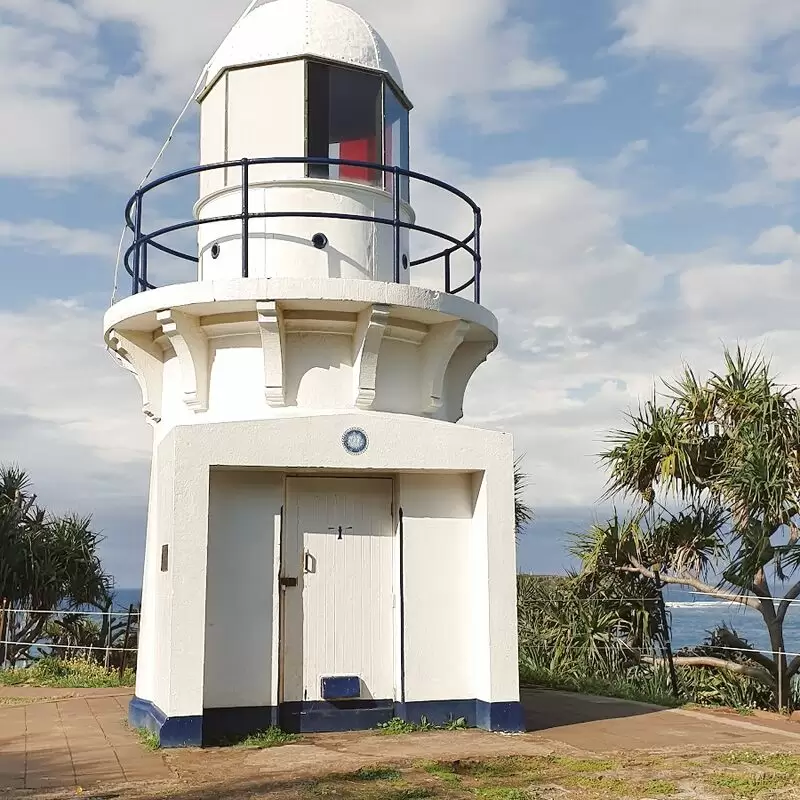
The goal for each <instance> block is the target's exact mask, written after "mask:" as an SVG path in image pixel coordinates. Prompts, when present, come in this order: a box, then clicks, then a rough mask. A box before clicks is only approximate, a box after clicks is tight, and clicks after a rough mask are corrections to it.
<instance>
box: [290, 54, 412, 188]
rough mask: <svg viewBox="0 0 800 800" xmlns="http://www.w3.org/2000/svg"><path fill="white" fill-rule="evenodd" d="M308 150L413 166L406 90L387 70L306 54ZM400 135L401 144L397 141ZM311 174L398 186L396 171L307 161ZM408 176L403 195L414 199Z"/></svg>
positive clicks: (319, 155) (403, 180)
mask: <svg viewBox="0 0 800 800" xmlns="http://www.w3.org/2000/svg"><path fill="white" fill-rule="evenodd" d="M305 73H306V119H305V128H306V130H305V137H306V156H307V157H308V158H326V159H327V158H341V159H344V160H352V161H364V162H369V163H374V164H380V165H381V166H387V167H394V166H399V167H402V168H403V169H408V167H409V111H410V107H409V104H408V102H407V101H406V100H405V98H404V97H403V95H402V94H401V93H399V92H398V91H396V90H395V88H394V86H393V84H392V82H391V81H390V80H389V79H388V78H387V77H386V76H385V75H383V74H382V73H378V72H374V71H372V70H366V69H359V68H358V67H351V66H344V65H341V64H336V63H330V62H325V61H318V60H315V59H306V70H305ZM395 137H397V138H399V145H398V144H397V142H396V141H395ZM306 177H308V178H318V179H319V178H321V179H327V180H339V181H347V182H354V183H361V184H365V185H368V186H373V187H375V188H377V189H384V190H385V191H388V192H389V193H390V194H391V193H392V192H393V191H394V174H393V172H391V171H387V172H382V171H381V170H376V169H369V168H367V167H355V166H348V165H335V164H307V165H306ZM409 194H410V192H409V179H408V177H407V176H401V178H400V195H401V199H402V200H404V201H405V202H408V201H409Z"/></svg>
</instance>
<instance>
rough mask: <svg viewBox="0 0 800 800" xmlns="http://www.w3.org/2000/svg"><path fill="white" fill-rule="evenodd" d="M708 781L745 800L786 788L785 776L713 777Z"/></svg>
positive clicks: (751, 799)
mask: <svg viewBox="0 0 800 800" xmlns="http://www.w3.org/2000/svg"><path fill="white" fill-rule="evenodd" d="M706 780H707V781H708V783H710V784H711V785H712V786H714V787H716V788H718V789H724V790H725V791H726V792H727V793H729V794H731V795H733V796H734V797H737V798H743V800H753V798H755V797H756V796H757V795H758V794H760V793H761V792H763V791H766V790H767V789H783V788H785V787H786V778H785V777H784V776H783V775H767V774H760V775H712V776H711V777H710V778H707V779H706Z"/></svg>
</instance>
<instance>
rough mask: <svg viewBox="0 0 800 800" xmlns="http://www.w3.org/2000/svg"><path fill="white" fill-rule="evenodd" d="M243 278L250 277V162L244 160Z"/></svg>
mask: <svg viewBox="0 0 800 800" xmlns="http://www.w3.org/2000/svg"><path fill="white" fill-rule="evenodd" d="M242 277H243V278H249V277H250V162H249V161H248V160H247V159H246V158H243V159H242Z"/></svg>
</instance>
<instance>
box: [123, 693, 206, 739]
mask: <svg viewBox="0 0 800 800" xmlns="http://www.w3.org/2000/svg"><path fill="white" fill-rule="evenodd" d="M128 724H129V725H130V726H131V727H132V728H144V729H146V730H148V731H150V732H151V733H154V734H156V736H158V740H159V742H160V744H161V746H162V747H170V748H173V747H200V746H201V745H202V743H203V717H201V716H196V717H168V716H167V715H166V714H165V713H164V712H163V711H162V710H161V709H160V708H159V707H158V706H156V705H154V704H153V703H151V702H150V701H149V700H142V699H141V698H139V697H134V698H133V700H131V702H130V704H129V706H128Z"/></svg>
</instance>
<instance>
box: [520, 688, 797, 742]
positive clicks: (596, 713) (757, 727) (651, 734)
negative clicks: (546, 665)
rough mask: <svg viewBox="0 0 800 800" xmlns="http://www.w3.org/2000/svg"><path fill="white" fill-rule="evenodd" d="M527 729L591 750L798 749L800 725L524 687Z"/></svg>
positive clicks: (523, 697)
mask: <svg viewBox="0 0 800 800" xmlns="http://www.w3.org/2000/svg"><path fill="white" fill-rule="evenodd" d="M522 701H523V704H524V706H525V712H526V723H527V725H528V730H529V731H530V732H531V734H532V735H533V736H534V737H535V738H536V739H538V740H545V739H546V740H548V741H551V742H559V743H561V744H566V745H569V746H570V747H575V748H577V749H579V750H584V751H587V752H591V753H614V752H619V751H623V750H624V751H628V752H630V751H635V750H641V751H647V752H654V751H663V750H691V749H693V748H698V747H702V748H704V749H708V748H711V749H724V748H730V749H733V748H737V747H738V748H743V747H762V746H763V747H766V748H770V749H773V750H786V749H790V750H793V751H795V752H798V753H800V724H798V723H796V722H789V721H788V720H786V721H784V720H781V719H776V718H770V719H769V720H765V719H763V718H756V717H743V716H739V715H735V714H734V715H731V714H724V715H723V714H719V713H714V712H711V711H694V710H684V709H665V708H661V707H660V706H652V705H647V704H645V703H632V702H630V701H627V700H615V699H612V698H606V697H590V696H587V695H577V694H571V693H569V692H553V691H549V690H544V689H523V690H522Z"/></svg>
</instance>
